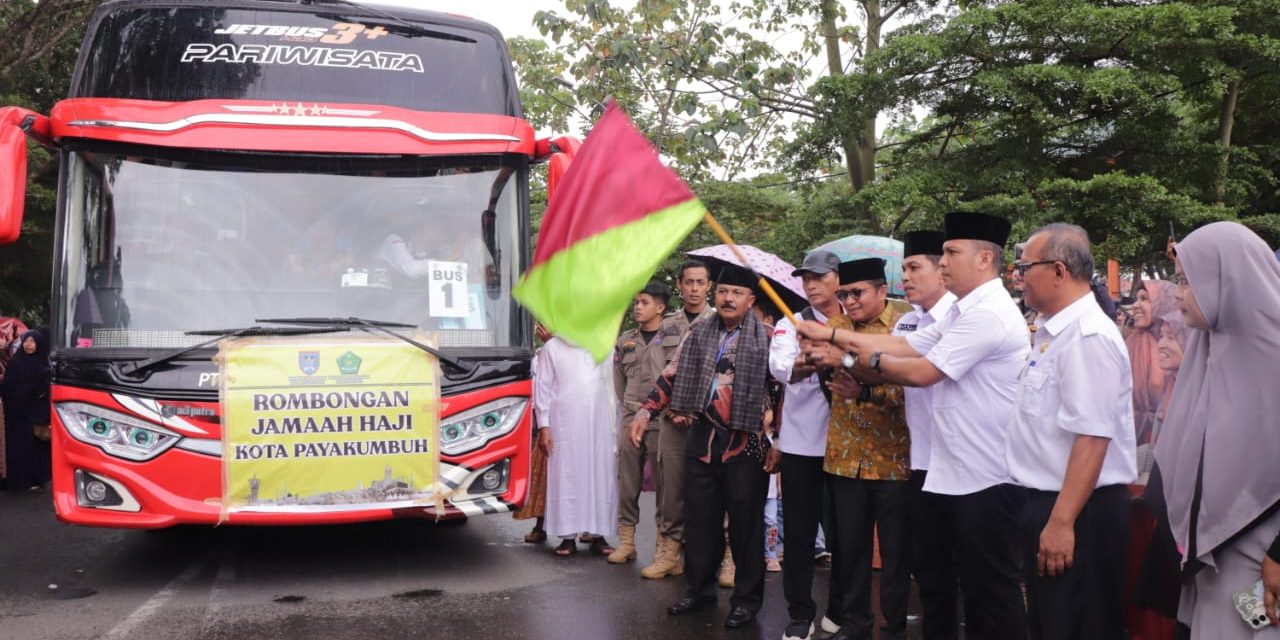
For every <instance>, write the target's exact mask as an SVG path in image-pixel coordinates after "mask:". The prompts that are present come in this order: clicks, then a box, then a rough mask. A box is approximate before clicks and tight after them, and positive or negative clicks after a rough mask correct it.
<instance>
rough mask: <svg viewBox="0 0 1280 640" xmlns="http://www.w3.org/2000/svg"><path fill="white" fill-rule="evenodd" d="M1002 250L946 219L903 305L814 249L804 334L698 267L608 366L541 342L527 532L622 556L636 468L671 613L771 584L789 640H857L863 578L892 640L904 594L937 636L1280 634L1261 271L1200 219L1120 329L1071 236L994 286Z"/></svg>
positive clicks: (1237, 232) (631, 542)
mask: <svg viewBox="0 0 1280 640" xmlns="http://www.w3.org/2000/svg"><path fill="white" fill-rule="evenodd" d="M1009 234H1010V224H1009V223H1008V222H1007V221H1006V220H1003V219H1001V218H997V217H993V216H988V215H984V214H980V213H959V212H957V213H951V214H948V215H947V216H946V218H945V223H944V228H943V229H942V230H939V231H917V232H912V233H909V234H907V236H906V238H905V240H904V245H905V247H904V256H903V260H902V270H903V277H902V280H903V285H904V286H903V288H904V290H905V294H906V303H909V304H903V303H902V302H901V301H895V300H893V299H890V298H889V296H888V286H887V281H888V278H887V275H888V274H887V273H886V271H885V269H886V263H885V261H884V260H881V259H878V258H868V259H859V260H849V261H843V262H842V261H841V260H840V258H839V257H837V256H836V255H835V254H832V253H830V252H826V251H813V252H810V253H809V254H807V255H806V256H805V258H804V261H803V263H802V264H801V266H800V267H799V268H798V269H797V270H796V272H795V274H794V275H796V276H798V277H800V278H801V279H802V281H803V286H804V292H805V295H806V297H807V299H808V303H809V305H808V306H807V307H806V308H804V309H802V310H798V311H797V312H796V313H795V314H794V316H792V315H791V314H787V313H778V311H777V310H776V308H775V307H773V306H772V305H771V304H769V303H768V302H767V301H766V300H765V298H764V296H759V297H758V294H759V293H760V292H759V291H758V290H757V288H756V287H757V278H756V276H755V275H754V274H753V273H752V272H750V271H749V270H747V269H743V268H741V267H737V266H734V265H723V266H721V267H720V268H718V269H716V272H715V273H712V269H711V268H709V267H708V266H707V265H706V264H704V263H701V262H698V261H696V260H691V261H689V262H687V263H685V264H684V265H683V266H682V267H681V269H680V271H679V273H678V275H677V279H676V284H677V287H678V288H679V291H680V294H681V298H682V300H683V303H684V304H683V308H682V309H678V310H675V311H673V312H667V305H668V303H669V298H670V296H671V292H670V291H669V290H668V288H667V287H666V285H664V284H662V283H660V282H657V281H655V282H652V283H650V284H649V285H648V286H646V287H645V288H644V290H643V291H641V292H640V293H639V294H637V295H636V297H635V301H634V307H633V317H634V320H635V324H636V327H635V328H634V329H630V330H628V331H625V332H623V333H622V335H620V336H619V338H618V341H617V343H616V345H615V350H614V354H613V357H612V361H610V362H605V363H603V364H597V363H596V362H595V361H594V360H593V359H592V358H591V357H590V356H589V355H588V354H587V353H586V352H585V351H583V350H581V349H579V348H577V347H575V346H574V345H572V344H570V343H568V342H566V341H565V340H563V339H562V338H559V337H552V336H550V335H547V334H545V330H542V329H541V328H540V331H543V333H542V334H541V337H543V338H544V339H545V340H546V345H545V346H544V347H543V348H542V349H541V350H540V351H539V354H538V356H537V357H536V360H535V367H534V405H535V412H536V414H537V426H538V427H539V431H538V443H539V446H538V451H537V452H536V456H535V457H536V458H537V461H536V463H535V471H534V479H535V480H534V488H533V491H532V493H531V496H530V500H529V503H528V504H527V505H526V508H525V510H524V511H523V512H522V513H520V514H517V516H518V517H536V518H538V521H537V524H536V525H535V526H534V529H533V531H531V532H530V534H529V535H528V536H527V537H526V540H527V541H529V542H541V541H543V540H545V539H546V537H547V533H548V532H549V533H550V534H551V535H552V536H554V537H556V538H558V539H559V540H560V542H559V544H558V546H556V547H555V553H556V554H557V555H560V556H569V555H573V554H575V553H577V551H578V545H579V544H580V543H585V544H588V545H589V546H590V549H591V551H593V552H595V553H597V554H599V555H603V556H607V557H608V561H609V562H610V563H617V564H622V563H627V562H631V561H634V560H636V558H637V546H638V544H639V542H638V541H637V539H636V527H637V523H638V521H639V508H638V498H639V495H640V492H641V487H642V486H643V484H644V482H645V469H646V467H648V468H649V469H650V470H651V476H652V478H651V479H652V483H653V486H654V489H655V492H656V514H655V519H656V530H657V539H656V540H655V541H654V546H655V551H654V556H653V557H654V560H653V563H652V564H651V565H650V566H648V567H645V568H644V569H643V570H642V571H641V575H642V576H643V577H644V578H652V579H660V578H664V577H667V576H673V575H676V576H678V575H682V574H683V576H684V581H685V584H686V587H685V594H684V597H682V598H680V599H679V600H678V601H676V602H674V603H672V604H671V605H670V606H669V607H668V608H667V613H668V614H670V615H673V616H674V615H686V614H694V613H696V612H699V611H704V610H708V609H712V608H714V606H715V605H716V603H717V599H718V598H717V584H719V585H720V586H725V587H730V588H732V594H731V596H730V598H729V602H730V608H729V614H728V617H727V618H726V619H725V620H724V625H725V626H726V627H728V628H730V629H735V628H739V627H743V626H746V625H748V624H750V623H751V622H752V621H753V620H754V618H755V616H756V615H757V613H758V612H759V611H760V609H761V607H762V606H763V601H764V576H765V574H766V572H767V571H769V570H781V573H782V583H783V584H782V586H783V594H784V598H785V600H786V605H787V609H788V614H789V618H790V623H789V624H788V625H787V627H786V630H785V631H784V635H783V638H784V640H788V639H790V640H794V639H800V638H810V637H815V635H816V634H818V633H819V630H821V631H823V632H825V633H826V634H830V635H829V637H832V638H837V639H845V638H870V637H872V633H873V630H874V628H875V627H876V626H877V617H876V614H875V611H876V608H873V606H872V593H873V589H872V576H873V566H874V565H877V564H878V566H879V568H880V569H881V572H880V576H879V589H878V594H879V607H878V610H879V612H880V613H881V614H882V616H883V618H882V620H883V621H882V622H881V623H880V625H881V629H880V637H882V638H885V637H888V638H901V637H905V634H906V625H907V600H908V592H909V587H910V582H911V580H912V578H914V580H915V583H916V585H917V587H918V590H919V597H920V603H921V607H922V610H923V611H922V613H923V617H922V632H923V635H924V637H925V638H928V639H947V638H957V637H959V636H960V635H962V634H963V636H964V637H967V638H1027V637H1031V638H1064V639H1066V638H1090V639H1093V638H1117V639H1119V638H1142V639H1149V640H1154V639H1159V638H1174V637H1190V638H1236V637H1238V638H1280V615H1278V614H1277V599H1278V598H1280V491H1278V489H1280V463H1277V462H1275V460H1280V438H1276V437H1275V435H1276V433H1275V426H1274V425H1275V424H1277V417H1276V416H1280V394H1277V393H1276V392H1275V391H1276V386H1275V385H1276V383H1275V379H1276V374H1277V373H1280V365H1278V364H1277V363H1280V261H1278V260H1277V259H1276V255H1275V254H1273V252H1272V250H1271V249H1270V248H1268V247H1267V245H1266V243H1265V242H1264V241H1263V240H1262V239H1261V238H1259V237H1258V236H1257V235H1255V234H1254V233H1252V232H1251V231H1249V230H1248V229H1247V228H1246V227H1244V226H1241V225H1239V224H1236V223H1232V222H1219V223H1214V224H1210V225H1207V226H1205V227H1202V228H1200V229H1198V230H1196V231H1195V232H1193V233H1191V234H1190V235H1188V236H1187V237H1186V238H1185V239H1184V240H1182V241H1181V242H1177V243H1176V244H1175V243H1173V242H1172V240H1171V242H1170V246H1169V255H1170V258H1171V259H1172V261H1173V264H1174V272H1175V274H1176V275H1175V277H1174V279H1173V281H1172V282H1170V281H1167V280H1161V279H1148V280H1146V281H1145V282H1141V283H1140V284H1139V286H1138V287H1137V288H1136V290H1137V292H1138V293H1137V296H1136V300H1134V301H1133V304H1132V305H1131V306H1130V307H1129V308H1128V309H1123V310H1122V311H1121V312H1120V313H1115V310H1114V302H1113V301H1111V300H1110V299H1109V298H1108V297H1107V296H1106V294H1105V291H1099V287H1098V286H1097V283H1096V281H1095V278H1094V276H1095V264H1094V258H1093V255H1092V252H1091V243H1090V240H1089V237H1088V235H1087V233H1086V232H1085V231H1084V230H1083V229H1082V228H1080V227H1077V226H1074V225H1069V224H1050V225H1047V226H1045V227H1043V228H1041V229H1038V230H1037V231H1035V232H1034V233H1033V234H1031V236H1030V237H1029V238H1027V239H1026V242H1025V243H1022V244H1020V245H1019V248H1020V252H1019V254H1018V257H1017V260H1016V261H1015V262H1013V263H1012V264H1011V265H1009V266H1008V267H1006V266H1005V264H1004V255H1005V247H1006V245H1007V243H1008V242H1009ZM1006 275H1008V276H1010V278H1009V280H1010V286H1006V282H1005V276H1006ZM1010 288H1012V289H1013V291H1012V292H1011V291H1010ZM1019 297H1020V300H1019V299H1018V298H1019ZM709 298H710V299H709ZM783 315H785V316H787V317H778V316H783ZM553 443H554V444H553ZM540 465H541V466H542V467H543V468H541V469H540V468H538V467H539V466H540ZM542 478H545V487H540V486H539V481H540V479H542ZM544 518H545V529H544ZM824 534H825V535H824ZM615 536H616V538H615ZM610 538H615V539H616V540H618V545H617V546H616V547H614V546H612V545H611V544H610V542H609V539H610ZM826 550H829V551H830V554H831V575H830V581H829V591H828V593H827V594H826V608H825V610H820V609H819V607H818V605H817V603H816V602H815V598H814V594H813V578H814V567H815V564H814V561H813V558H814V557H815V556H817V555H819V554H821V553H823V552H824V551H826ZM962 629H963V631H962Z"/></svg>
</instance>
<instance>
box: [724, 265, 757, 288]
mask: <svg viewBox="0 0 1280 640" xmlns="http://www.w3.org/2000/svg"><path fill="white" fill-rule="evenodd" d="M757 280H758V278H756V276H755V274H753V273H752V272H751V271H750V270H748V269H743V268H742V267H739V266H738V265H736V264H725V265H724V266H723V267H721V268H720V273H718V274H716V277H715V281H716V284H717V285H721V284H727V285H731V286H735V287H746V288H748V289H751V290H753V291H754V290H755V288H756V282H757Z"/></svg>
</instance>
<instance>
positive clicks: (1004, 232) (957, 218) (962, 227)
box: [943, 211, 1012, 247]
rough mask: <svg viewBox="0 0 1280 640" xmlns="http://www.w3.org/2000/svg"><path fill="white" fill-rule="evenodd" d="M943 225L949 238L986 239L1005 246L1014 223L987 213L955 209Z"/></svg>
mask: <svg viewBox="0 0 1280 640" xmlns="http://www.w3.org/2000/svg"><path fill="white" fill-rule="evenodd" d="M943 227H944V228H945V230H946V232H947V240H985V241H987V242H991V243H994V244H997V245H999V246H1001V247H1003V246H1004V243H1005V242H1007V241H1008V240H1009V230H1010V229H1011V228H1012V225H1010V224H1009V221H1008V220H1005V219H1004V218H997V217H995V216H989V215H987V214H985V213H969V212H964V211H953V212H951V213H948V214H947V217H946V220H945V222H944V223H943Z"/></svg>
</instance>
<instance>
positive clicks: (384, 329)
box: [254, 318, 475, 373]
mask: <svg viewBox="0 0 1280 640" xmlns="http://www.w3.org/2000/svg"><path fill="white" fill-rule="evenodd" d="M254 322H265V323H268V324H296V325H301V326H303V327H310V326H325V327H341V328H343V329H350V328H352V327H360V328H361V329H364V330H365V331H368V332H370V333H375V332H376V333H382V334H385V335H388V336H391V337H393V338H396V339H399V340H403V341H405V342H407V343H409V344H411V345H413V346H415V347H417V348H419V349H422V350H423V351H426V352H427V353H429V354H431V355H433V356H435V357H436V358H438V359H439V360H440V361H441V362H444V363H446V364H448V365H450V366H452V367H453V368H454V369H457V370H458V371H461V372H462V373H471V372H472V371H474V370H475V367H474V366H468V365H467V364H466V363H464V362H462V361H461V360H459V359H457V358H455V357H453V356H451V355H448V354H446V353H444V352H442V351H440V350H439V349H437V348H435V347H432V346H430V345H426V344H422V343H421V342H418V341H417V340H414V339H413V338H410V337H408V336H404V335H400V334H398V333H396V332H394V331H392V330H391V329H416V328H417V327H416V326H415V325H411V324H404V323H401V322H386V321H383V320H366V319H364V318H257V319H255V320H254Z"/></svg>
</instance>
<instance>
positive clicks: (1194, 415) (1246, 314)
mask: <svg viewBox="0 0 1280 640" xmlns="http://www.w3.org/2000/svg"><path fill="white" fill-rule="evenodd" d="M1175 264H1176V266H1177V272H1178V286H1177V290H1176V298H1177V299H1178V303H1179V306H1180V309H1181V311H1182V318H1183V320H1184V322H1185V323H1186V325H1187V326H1188V327H1190V328H1191V329H1192V331H1191V335H1190V336H1189V338H1188V339H1187V344H1186V346H1185V350H1184V353H1183V359H1182V366H1181V367H1180V368H1179V370H1178V377H1177V382H1176V383H1175V384H1174V388H1173V397H1172V398H1171V399H1170V401H1169V409H1168V414H1167V417H1166V419H1165V422H1164V425H1163V427H1162V428H1161V430H1160V434H1159V440H1158V441H1157V442H1156V465H1157V468H1158V470H1159V472H1158V475H1159V476H1160V477H1161V480H1162V489H1163V495H1164V497H1165V501H1166V503H1167V508H1168V515H1169V529H1170V531H1172V534H1173V541H1174V543H1175V544H1176V548H1177V549H1178V551H1180V552H1181V559H1182V575H1183V586H1182V594H1181V598H1180V602H1179V605H1178V621H1179V622H1181V623H1183V624H1186V625H1187V626H1189V627H1190V628H1191V637H1192V638H1193V639H1195V638H1202V639H1207V638H1214V639H1218V638H1250V639H1255V640H1264V639H1270V640H1276V639H1278V638H1280V626H1276V624H1275V623H1276V622H1277V621H1278V618H1280V616H1277V615H1276V612H1275V611H1274V603H1273V604H1272V606H1271V607H1267V609H1270V610H1269V611H1267V612H1266V613H1267V615H1268V617H1270V619H1271V623H1272V624H1271V626H1267V627H1266V628H1265V629H1262V630H1260V631H1256V632H1255V631H1254V630H1253V629H1252V628H1251V626H1250V624H1249V623H1247V622H1246V621H1245V620H1244V618H1245V617H1247V616H1249V615H1252V616H1253V617H1255V618H1256V617H1257V614H1260V613H1262V609H1263V606H1262V601H1263V599H1264V597H1263V593H1257V596H1256V599H1255V598H1254V595H1253V594H1255V584H1257V583H1258V582H1259V579H1260V578H1263V579H1264V580H1263V583H1264V586H1263V587H1262V588H1260V589H1257V590H1256V592H1267V593H1266V594H1265V595H1266V599H1267V600H1271V598H1272V597H1273V595H1274V594H1276V593H1280V564H1277V562H1276V560H1277V559H1280V540H1278V536H1277V534H1278V533H1280V437H1277V435H1280V434H1278V433H1277V426H1276V425H1277V421H1278V420H1280V393H1277V385H1276V379H1277V375H1276V374H1277V373H1280V263H1277V261H1276V260H1275V258H1274V257H1272V255H1271V250H1270V249H1269V248H1268V247H1267V245H1266V243H1265V242H1263V240H1262V239H1261V238H1259V237H1258V236H1257V235H1255V234H1254V233H1253V232H1251V231H1249V230H1248V229H1247V228H1245V227H1244V226H1242V225H1239V224H1237V223H1234V222H1215V223H1213V224H1210V225H1207V226H1205V227H1201V228H1200V229H1197V230H1196V231H1195V232H1193V233H1192V234H1191V235H1189V236H1187V238H1186V239H1185V240H1183V241H1182V242H1181V243H1178V245H1177V247H1176V254H1175ZM1154 482H1155V477H1154V476H1153V486H1154ZM1241 593H1243V594H1246V595H1244V596H1243V597H1242V598H1236V597H1235V596H1236V594H1241ZM1238 609H1240V610H1238ZM1261 622H1262V623H1265V622H1267V621H1266V620H1262V621H1261Z"/></svg>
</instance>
